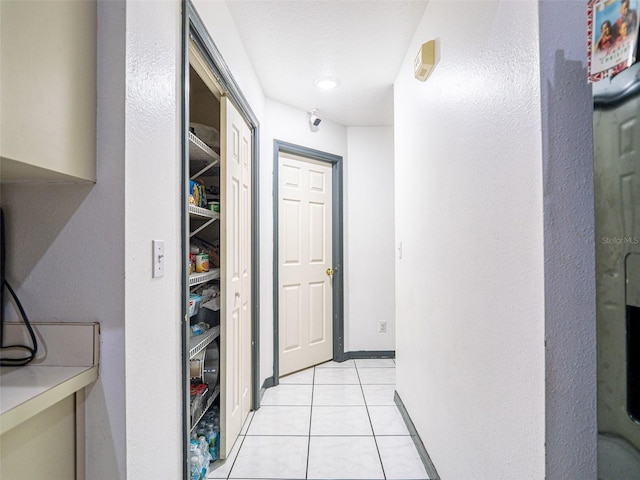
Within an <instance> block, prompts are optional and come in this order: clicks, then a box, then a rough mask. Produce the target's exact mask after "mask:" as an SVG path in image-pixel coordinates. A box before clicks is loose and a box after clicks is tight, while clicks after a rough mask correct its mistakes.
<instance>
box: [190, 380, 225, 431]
mask: <svg viewBox="0 0 640 480" xmlns="http://www.w3.org/2000/svg"><path fill="white" fill-rule="evenodd" d="M218 395H220V385H216V388H214V389H213V393H212V394H211V396H210V397H209V399H208V400H207V404H206V405H205V407H204V408H203V409H202V413H200V415H198V418H195V419H193V420H194V421H193V420H192V422H191V429H190V431H189V433H191V432H193V429H194V428H196V426H197V425H198V422H199V421H200V420H202V417H204V414H205V413H207V410H209V408H211V405H213V402H214V401H215V400H216V398H218Z"/></svg>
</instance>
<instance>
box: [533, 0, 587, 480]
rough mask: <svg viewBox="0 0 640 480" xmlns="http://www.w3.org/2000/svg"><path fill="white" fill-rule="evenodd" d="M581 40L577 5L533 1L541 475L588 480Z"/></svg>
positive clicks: (580, 12) (583, 65)
mask: <svg viewBox="0 0 640 480" xmlns="http://www.w3.org/2000/svg"><path fill="white" fill-rule="evenodd" d="M585 36H586V34H585V31H584V5H583V4H581V2H573V1H571V0H565V1H543V2H541V3H540V64H541V71H540V77H541V81H540V84H541V87H542V91H541V93H542V98H541V107H542V108H541V110H542V131H543V135H542V146H543V162H544V205H545V208H544V229H545V241H544V249H545V341H546V372H547V383H546V412H545V415H546V422H545V429H546V439H545V442H546V446H547V455H546V476H547V478H595V477H596V457H597V454H596V451H597V408H596V399H597V383H596V374H597V372H596V371H597V367H596V358H597V354H596V306H595V302H596V294H595V279H596V272H595V226H594V220H595V213H594V190H593V186H594V173H593V156H594V155H593V98H592V94H591V89H590V87H589V84H588V83H587V81H586V78H587V71H586V49H585V47H584V45H585Z"/></svg>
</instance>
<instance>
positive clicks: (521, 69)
mask: <svg viewBox="0 0 640 480" xmlns="http://www.w3.org/2000/svg"><path fill="white" fill-rule="evenodd" d="M434 38H435V39H438V42H439V44H440V50H441V51H440V54H441V59H440V63H439V64H438V65H437V67H436V69H435V71H434V72H433V74H432V75H431V77H430V78H429V79H428V80H427V81H426V82H425V83H421V82H419V81H417V80H415V79H414V78H413V59H414V57H415V55H416V52H417V50H418V47H419V45H420V44H422V43H423V42H426V41H428V40H430V39H434ZM538 61H539V53H538V7H537V2H532V1H529V2H524V1H521V2H474V1H469V2H439V1H436V2H430V3H429V4H428V5H427V9H426V11H425V14H424V16H423V19H422V21H421V22H420V25H419V27H418V29H417V31H416V35H415V36H414V39H413V41H412V43H411V46H410V48H409V49H408V51H407V55H406V58H405V60H404V62H403V64H402V67H401V70H400V72H399V73H398V76H397V79H396V82H395V86H394V90H395V114H394V118H395V162H396V171H395V175H396V225H397V227H396V241H397V242H399V241H401V242H402V244H403V257H402V259H401V260H397V261H396V335H397V340H396V342H397V346H396V352H397V354H396V355H397V391H398V393H399V395H400V397H401V398H402V400H403V401H404V403H405V405H406V407H407V410H408V412H409V414H410V415H411V418H412V419H413V422H414V423H415V425H416V428H417V429H418V432H419V434H420V435H421V437H422V440H423V441H424V444H425V447H426V449H427V451H428V452H429V454H430V456H431V458H432V460H433V462H434V464H435V466H436V468H437V470H438V473H439V474H440V476H441V477H442V478H445V479H456V480H471V479H476V478H491V479H495V480H501V479H503V480H509V479H514V478H517V479H519V480H526V479H537V480H539V479H541V478H544V475H545V450H544V442H545V410H544V402H545V396H544V388H545V357H544V314H545V312H544V295H543V292H544V257H543V240H544V237H543V204H542V186H543V185H542V151H541V137H540V129H541V120H540V82H539V71H538ZM585 478H586V477H585Z"/></svg>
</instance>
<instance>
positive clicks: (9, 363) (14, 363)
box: [0, 208, 38, 367]
mask: <svg viewBox="0 0 640 480" xmlns="http://www.w3.org/2000/svg"><path fill="white" fill-rule="evenodd" d="M0 234H1V236H2V237H4V212H3V211H2V208H0ZM5 260H6V254H5V241H4V238H0V351H5V350H14V351H15V350H23V351H26V353H27V356H26V357H21V358H0V366H3V367H21V366H24V365H27V364H28V363H29V362H31V361H32V360H33V359H34V358H36V354H37V353H38V341H37V340H36V334H35V333H34V331H33V327H31V323H30V322H29V318H28V317H27V312H25V311H24V308H23V307H22V303H20V300H19V299H18V296H17V295H16V292H14V291H13V288H11V285H9V282H7V281H6V279H5V278H4V270H5ZM4 287H7V290H9V293H10V294H11V296H12V297H13V299H14V300H15V302H16V305H17V306H18V310H19V312H20V315H21V316H22V319H23V320H24V324H25V326H26V327H27V330H28V332H29V336H30V337H31V343H32V344H33V348H31V347H28V346H26V345H4V338H3V334H2V329H3V327H4V325H3V324H4Z"/></svg>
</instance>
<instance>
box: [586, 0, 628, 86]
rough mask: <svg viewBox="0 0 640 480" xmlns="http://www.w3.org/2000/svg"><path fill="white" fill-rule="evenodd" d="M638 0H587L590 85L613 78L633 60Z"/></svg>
mask: <svg viewBox="0 0 640 480" xmlns="http://www.w3.org/2000/svg"><path fill="white" fill-rule="evenodd" d="M639 2H640V0H589V3H588V6H587V39H588V41H587V48H588V50H587V52H588V53H587V68H588V77H589V78H588V79H589V82H592V83H593V82H598V81H600V80H602V79H604V78H607V77H613V76H614V75H616V74H618V73H620V72H621V71H622V70H624V69H626V68H628V67H630V66H631V65H633V64H634V63H635V61H636V54H637V52H636V46H637V42H638V28H639V24H638V3H639Z"/></svg>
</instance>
